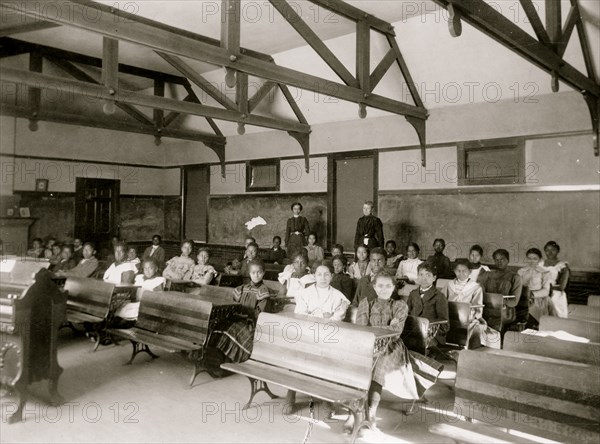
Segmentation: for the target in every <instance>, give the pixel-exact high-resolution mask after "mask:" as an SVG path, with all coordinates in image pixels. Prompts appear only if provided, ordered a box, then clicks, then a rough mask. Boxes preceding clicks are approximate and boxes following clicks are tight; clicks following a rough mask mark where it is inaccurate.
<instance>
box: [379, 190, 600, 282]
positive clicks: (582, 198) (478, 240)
mask: <svg viewBox="0 0 600 444" xmlns="http://www.w3.org/2000/svg"><path fill="white" fill-rule="evenodd" d="M379 217H380V218H381V220H382V222H383V225H384V235H385V238H386V239H395V240H396V242H399V243H400V245H399V247H400V248H402V250H404V249H405V247H406V243H407V242H410V241H413V242H417V243H418V244H419V246H420V247H421V258H422V259H423V258H425V257H426V256H427V254H431V253H432V243H433V240H434V239H435V238H438V237H440V238H443V239H445V240H446V244H447V247H446V252H447V254H448V256H449V257H450V259H454V258H455V257H467V255H468V254H469V248H470V246H472V245H473V244H479V245H481V246H482V247H483V248H484V256H485V257H484V262H492V258H491V255H492V253H493V251H494V250H495V249H497V248H504V249H506V250H508V251H509V253H510V255H511V258H510V259H511V263H513V264H523V263H524V262H525V252H526V251H527V249H528V248H531V247H537V248H539V249H542V248H543V246H544V244H545V243H546V242H547V241H549V240H554V241H556V242H558V244H559V245H560V246H561V253H560V256H559V257H560V258H561V259H562V260H565V261H567V262H569V264H570V266H571V268H572V269H596V270H597V269H598V268H600V258H599V254H598V252H599V251H600V242H599V236H598V230H599V228H600V226H599V224H600V200H599V199H598V193H597V192H506V193H485V194H484V193H481V194H479V193H477V194H475V193H464V194H449V193H443V194H442V193H440V194H430V193H424V194H420V195H419V194H405V193H397V194H391V193H390V194H388V193H386V194H381V195H380V196H379Z"/></svg>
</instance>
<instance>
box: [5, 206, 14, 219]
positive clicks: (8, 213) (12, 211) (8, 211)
mask: <svg viewBox="0 0 600 444" xmlns="http://www.w3.org/2000/svg"><path fill="white" fill-rule="evenodd" d="M6 215H7V216H8V217H13V216H14V215H15V209H14V208H8V209H7V210H6Z"/></svg>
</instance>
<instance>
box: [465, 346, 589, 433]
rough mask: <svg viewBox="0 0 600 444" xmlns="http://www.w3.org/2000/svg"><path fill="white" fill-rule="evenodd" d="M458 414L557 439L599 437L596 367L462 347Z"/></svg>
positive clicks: (522, 354)
mask: <svg viewBox="0 0 600 444" xmlns="http://www.w3.org/2000/svg"><path fill="white" fill-rule="evenodd" d="M454 391H455V393H456V397H455V405H456V406H457V408H460V410H461V413H460V414H461V415H462V416H466V417H468V418H472V419H476V420H478V421H483V422H488V423H492V424H493V425H495V426H499V427H507V428H510V429H514V430H518V431H521V432H524V433H530V434H533V435H537V436H542V437H544V438H548V439H552V440H555V441H559V442H574V443H592V442H593V443H597V442H599V440H600V433H599V431H600V428H599V419H598V418H600V403H599V402H598V400H599V399H600V367H598V366H595V365H589V364H582V363H579V362H573V361H565V360H559V359H554V358H548V357H545V356H536V355H532V354H525V353H519V352H512V351H506V350H488V351H485V352H483V351H478V350H463V351H462V352H461V353H460V356H459V358H458V366H457V370H456V383H455V387H454Z"/></svg>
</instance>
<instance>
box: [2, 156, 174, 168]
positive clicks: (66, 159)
mask: <svg viewBox="0 0 600 444" xmlns="http://www.w3.org/2000/svg"><path fill="white" fill-rule="evenodd" d="M2 156H3V157H12V158H13V159H28V160H47V161H50V162H71V163H82V162H86V163H96V164H98V165H117V166H126V167H132V168H151V169H155V170H174V169H180V168H181V166H179V165H176V166H161V165H146V164H140V163H126V162H111V161H107V160H88V159H75V158H69V157H46V156H29V155H24V154H14V153H2V152H0V157H2Z"/></svg>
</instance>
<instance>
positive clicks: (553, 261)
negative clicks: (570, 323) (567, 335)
mask: <svg viewBox="0 0 600 444" xmlns="http://www.w3.org/2000/svg"><path fill="white" fill-rule="evenodd" d="M544 253H546V260H545V262H544V264H543V265H542V264H540V266H543V267H544V268H545V269H546V271H548V273H550V281H551V292H550V313H551V314H552V315H553V316H558V317H561V318H566V317H568V316H569V309H568V302H567V293H565V291H566V289H567V285H568V284H569V277H570V275H571V270H569V264H568V262H565V261H561V260H559V259H558V253H560V246H559V245H558V244H557V243H556V242H554V241H548V242H547V243H546V245H544Z"/></svg>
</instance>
